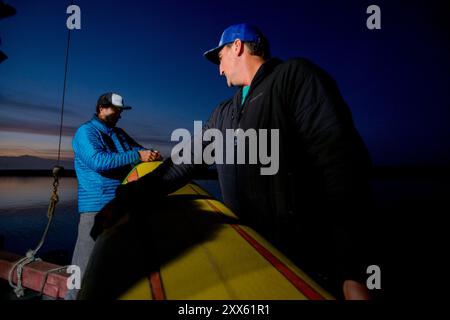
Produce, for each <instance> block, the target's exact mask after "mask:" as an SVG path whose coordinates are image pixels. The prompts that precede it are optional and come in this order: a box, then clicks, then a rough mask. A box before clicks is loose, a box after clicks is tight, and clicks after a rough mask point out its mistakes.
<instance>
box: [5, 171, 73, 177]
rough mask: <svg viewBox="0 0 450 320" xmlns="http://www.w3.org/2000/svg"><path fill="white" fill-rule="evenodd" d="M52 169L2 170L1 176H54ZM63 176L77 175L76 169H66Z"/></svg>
mask: <svg viewBox="0 0 450 320" xmlns="http://www.w3.org/2000/svg"><path fill="white" fill-rule="evenodd" d="M52 176H53V175H52V170H22V169H17V170H10V169H6V170H0V177H52ZM60 176H61V177H76V174H75V170H73V169H65V170H63V171H62V173H61V175H60Z"/></svg>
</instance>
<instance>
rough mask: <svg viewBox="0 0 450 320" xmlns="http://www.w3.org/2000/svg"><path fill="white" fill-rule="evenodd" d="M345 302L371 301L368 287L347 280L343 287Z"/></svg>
mask: <svg viewBox="0 0 450 320" xmlns="http://www.w3.org/2000/svg"><path fill="white" fill-rule="evenodd" d="M342 290H343V291H344V297H345V300H370V293H369V290H368V289H367V287H366V286H365V285H364V284H362V283H359V282H356V281H354V280H345V281H344V284H343V286H342Z"/></svg>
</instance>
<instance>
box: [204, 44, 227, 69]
mask: <svg viewBox="0 0 450 320" xmlns="http://www.w3.org/2000/svg"><path fill="white" fill-rule="evenodd" d="M222 48H223V46H220V47H217V48H214V49H211V50H208V51H206V52H205V53H204V54H203V56H204V57H205V58H206V59H208V60H209V61H211V62H212V63H214V64H217V65H218V64H220V60H219V52H220V50H222Z"/></svg>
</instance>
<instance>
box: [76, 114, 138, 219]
mask: <svg viewBox="0 0 450 320" xmlns="http://www.w3.org/2000/svg"><path fill="white" fill-rule="evenodd" d="M72 146H73V151H74V153H75V160H74V162H75V171H76V174H77V178H78V211H79V212H80V213H84V212H97V211H100V209H101V208H103V206H104V205H105V204H107V203H108V202H109V201H110V200H111V199H113V198H114V196H115V191H116V188H117V186H118V185H119V184H120V183H121V181H122V180H123V179H124V178H125V176H126V175H127V173H128V172H129V171H130V169H131V168H132V166H133V165H134V164H137V163H138V162H139V153H138V151H139V150H143V149H144V148H143V147H142V146H141V145H139V144H138V143H137V142H136V141H134V140H133V139H132V138H131V137H130V136H129V135H128V134H126V133H125V131H124V130H122V129H120V128H110V127H108V126H106V124H105V123H104V122H103V121H102V120H100V119H99V118H98V117H97V116H96V115H94V117H93V118H92V119H91V120H90V121H88V122H86V123H84V124H83V125H81V126H80V127H79V128H78V130H77V132H76V133H75V136H74V138H73V141H72Z"/></svg>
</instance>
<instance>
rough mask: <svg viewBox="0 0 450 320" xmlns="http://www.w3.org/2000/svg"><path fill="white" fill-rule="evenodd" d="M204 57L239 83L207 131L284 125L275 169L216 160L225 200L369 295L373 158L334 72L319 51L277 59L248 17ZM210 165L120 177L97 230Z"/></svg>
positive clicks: (321, 273) (347, 290) (291, 252)
mask: <svg viewBox="0 0 450 320" xmlns="http://www.w3.org/2000/svg"><path fill="white" fill-rule="evenodd" d="M204 56H205V57H206V58H207V59H208V60H209V61H211V62H213V63H214V64H216V65H218V67H219V72H220V75H222V76H225V77H226V80H227V84H228V86H234V87H236V88H237V90H236V93H235V95H234V96H233V97H232V98H231V99H228V100H226V101H225V102H222V103H221V104H219V105H218V106H217V108H216V109H215V110H214V112H213V114H212V116H211V117H210V118H209V120H208V122H207V123H206V124H205V125H204V128H203V129H204V130H207V129H211V128H214V129H217V130H219V131H220V132H222V134H223V136H226V130H229V129H233V130H235V131H236V130H237V129H243V130H244V131H245V130H249V129H253V130H255V131H256V132H260V130H261V129H266V130H272V129H277V130H279V143H278V151H279V159H280V160H279V170H278V171H277V172H276V173H275V174H273V175H261V174H260V169H261V168H262V167H264V166H265V165H266V164H264V163H260V162H258V163H257V164H251V165H250V164H247V163H246V164H229V163H227V164H222V163H216V167H217V172H218V178H219V183H220V186H221V191H222V197H223V200H224V203H225V204H226V205H227V206H228V207H229V208H230V209H232V210H233V212H235V213H236V214H237V215H238V216H239V218H240V219H241V221H242V222H243V223H245V224H248V225H250V226H251V227H253V228H254V229H256V230H257V231H258V232H259V233H261V234H262V235H263V236H264V237H265V238H266V239H267V240H269V241H270V242H271V243H272V244H274V245H275V246H276V247H277V248H278V249H280V250H281V251H282V252H283V253H285V254H286V255H287V256H288V257H289V258H290V259H291V260H292V261H294V262H295V263H296V264H298V265H299V266H300V267H301V268H302V269H304V270H305V271H306V272H307V273H308V274H309V275H310V276H312V277H313V278H314V279H315V280H316V281H318V282H319V283H320V284H322V285H323V286H324V287H325V288H327V289H328V290H329V291H331V292H332V293H334V294H335V295H336V296H337V297H342V298H346V299H368V298H369V297H370V296H369V293H368V289H367V287H366V286H365V282H366V279H367V274H366V270H367V267H368V266H369V263H368V262H369V261H371V262H372V261H374V260H369V258H371V259H372V258H374V257H373V256H371V257H367V256H366V255H365V253H367V252H368V251H367V249H366V247H362V246H363V245H365V246H367V247H370V245H371V243H370V240H372V239H370V238H368V237H370V236H372V234H370V231H368V230H367V228H368V226H369V225H370V224H369V223H367V221H366V220H367V218H368V217H369V216H370V212H371V211H370V210H371V200H370V199H371V190H370V185H369V171H370V166H371V163H370V157H369V155H368V152H367V149H366V147H365V145H364V142H363V141H362V139H361V138H360V136H359V134H358V132H357V130H356V129H355V126H354V124H353V121H352V117H351V113H350V110H349V108H348V106H347V105H346V103H345V101H344V99H343V98H342V96H341V95H340V92H339V90H338V87H337V85H336V83H335V82H334V80H333V79H332V78H331V77H330V76H329V75H328V74H327V73H326V72H325V71H324V70H322V69H321V68H320V67H318V66H317V65H315V64H314V63H312V62H310V61H309V60H306V59H303V58H296V59H290V60H287V61H285V62H283V61H281V60H279V59H275V58H270V50H269V42H268V41H267V39H266V37H265V36H264V35H263V33H262V32H261V31H260V30H259V29H258V28H257V27H255V26H253V25H251V24H247V23H242V24H236V25H232V26H230V27H228V28H226V29H225V31H224V32H223V33H222V36H221V38H220V41H219V44H218V45H217V46H216V47H214V48H213V49H211V50H209V51H206V52H205V54H204ZM249 140H250V139H248V140H247V143H250V141H249ZM210 143H211V142H209V141H203V148H205V147H206V146H208V145H209V144H210ZM226 145H228V143H223V146H226ZM191 149H192V150H194V149H195V148H191ZM246 150H249V148H248V146H246ZM235 154H236V153H235ZM206 166H207V164H206V163H202V164H177V165H176V164H174V163H173V162H171V160H170V159H169V160H167V161H166V162H165V163H164V164H163V165H162V166H161V167H160V168H158V172H157V173H152V174H149V175H146V176H145V177H143V178H142V179H140V180H139V181H136V182H132V183H130V184H127V185H125V186H120V187H119V188H118V190H117V193H116V199H115V204H114V205H110V206H108V207H107V208H105V209H104V210H102V211H103V214H101V215H99V216H98V221H97V222H96V225H97V226H98V227H99V228H97V232H98V231H99V230H101V225H102V223H103V222H102V217H108V216H114V215H108V213H109V212H111V211H115V212H120V210H125V209H124V208H125V207H126V203H130V202H131V203H137V202H138V201H133V199H139V198H140V197H145V195H156V194H159V195H160V196H164V195H166V194H167V193H170V192H172V191H174V190H176V189H178V188H180V187H181V186H182V185H183V184H185V183H186V181H188V180H189V178H192V177H193V175H194V173H195V172H196V170H197V169H199V168H202V167H206ZM156 186H157V187H156ZM137 211H139V210H137ZM105 219H106V218H105ZM100 232H101V231H100Z"/></svg>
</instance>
